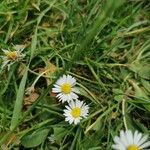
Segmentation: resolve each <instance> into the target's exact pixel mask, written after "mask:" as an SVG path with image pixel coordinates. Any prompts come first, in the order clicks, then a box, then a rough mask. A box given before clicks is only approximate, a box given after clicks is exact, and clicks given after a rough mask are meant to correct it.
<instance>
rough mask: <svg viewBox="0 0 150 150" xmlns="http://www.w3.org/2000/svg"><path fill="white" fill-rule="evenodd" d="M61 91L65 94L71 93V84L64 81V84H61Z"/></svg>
mask: <svg viewBox="0 0 150 150" xmlns="http://www.w3.org/2000/svg"><path fill="white" fill-rule="evenodd" d="M61 91H62V92H63V93H65V94H69V93H70V92H71V85H70V84H68V83H64V84H63V85H62V86H61Z"/></svg>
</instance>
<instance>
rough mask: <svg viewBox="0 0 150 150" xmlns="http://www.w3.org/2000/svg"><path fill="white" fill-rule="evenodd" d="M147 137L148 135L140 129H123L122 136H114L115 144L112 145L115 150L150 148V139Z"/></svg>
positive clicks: (147, 149) (149, 149)
mask: <svg viewBox="0 0 150 150" xmlns="http://www.w3.org/2000/svg"><path fill="white" fill-rule="evenodd" d="M147 139H148V136H146V135H145V136H143V135H142V134H141V133H139V132H138V131H135V132H134V133H133V132H131V131H130V130H127V131H121V132H120V137H118V136H116V137H115V138H114V142H115V144H113V145H112V148H113V149H114V150H150V147H149V146H150V141H147ZM148 147H149V148H148ZM145 148H146V149H145Z"/></svg>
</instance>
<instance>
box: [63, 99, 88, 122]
mask: <svg viewBox="0 0 150 150" xmlns="http://www.w3.org/2000/svg"><path fill="white" fill-rule="evenodd" d="M81 104H83V102H82V101H79V100H75V101H70V102H69V106H65V107H66V109H65V110H64V116H65V120H66V121H68V122H69V123H70V124H72V123H74V124H78V123H79V122H80V120H81V119H82V118H86V116H87V115H88V110H87V108H88V106H87V105H85V104H84V105H81ZM82 111H83V112H84V115H82ZM85 112H86V113H85Z"/></svg>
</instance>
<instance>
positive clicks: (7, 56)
mask: <svg viewBox="0 0 150 150" xmlns="http://www.w3.org/2000/svg"><path fill="white" fill-rule="evenodd" d="M14 48H17V49H16V50H14V51H10V50H4V49H2V51H3V52H4V56H1V58H2V59H3V64H2V68H4V67H5V66H8V69H9V68H10V65H12V64H14V63H15V62H17V61H19V60H21V59H22V58H23V57H24V56H25V55H24V54H22V53H21V52H22V50H23V49H24V48H23V47H22V48H21V47H20V48H18V47H17V46H15V47H14Z"/></svg>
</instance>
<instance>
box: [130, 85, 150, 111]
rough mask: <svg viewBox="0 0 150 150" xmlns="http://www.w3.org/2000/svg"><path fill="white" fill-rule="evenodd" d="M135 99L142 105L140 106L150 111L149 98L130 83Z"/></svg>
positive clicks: (140, 89)
mask: <svg viewBox="0 0 150 150" xmlns="http://www.w3.org/2000/svg"><path fill="white" fill-rule="evenodd" d="M132 84H133V87H134V90H135V97H136V99H137V100H138V101H139V102H141V103H142V105H143V106H144V107H145V108H146V109H147V110H148V111H150V100H149V97H148V96H147V95H146V94H145V92H144V90H142V88H140V87H139V86H138V85H137V84H136V83H134V82H132Z"/></svg>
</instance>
